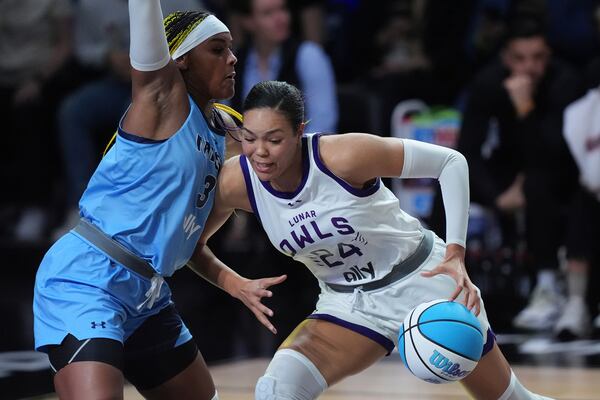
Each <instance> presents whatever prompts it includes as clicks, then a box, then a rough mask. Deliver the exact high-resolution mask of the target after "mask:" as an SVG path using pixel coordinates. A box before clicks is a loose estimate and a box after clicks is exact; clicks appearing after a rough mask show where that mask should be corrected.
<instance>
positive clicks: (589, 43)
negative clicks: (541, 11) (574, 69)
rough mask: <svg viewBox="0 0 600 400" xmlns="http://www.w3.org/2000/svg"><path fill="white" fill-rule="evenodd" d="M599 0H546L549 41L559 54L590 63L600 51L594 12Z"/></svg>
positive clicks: (599, 4) (578, 61)
mask: <svg viewBox="0 0 600 400" xmlns="http://www.w3.org/2000/svg"><path fill="white" fill-rule="evenodd" d="M599 6H600V1H599V0H578V1H564V0H546V12H547V16H548V42H549V43H550V46H551V47H552V49H553V50H554V52H555V53H556V55H557V56H558V57H561V58H562V59H564V60H567V61H569V62H571V63H572V64H573V65H577V66H579V65H583V66H585V65H587V64H588V63H589V62H590V61H591V60H592V58H593V57H595V56H596V55H597V54H598V52H599V51H600V36H598V34H597V32H596V26H595V21H594V12H595V11H596V10H597V9H598V7H599Z"/></svg>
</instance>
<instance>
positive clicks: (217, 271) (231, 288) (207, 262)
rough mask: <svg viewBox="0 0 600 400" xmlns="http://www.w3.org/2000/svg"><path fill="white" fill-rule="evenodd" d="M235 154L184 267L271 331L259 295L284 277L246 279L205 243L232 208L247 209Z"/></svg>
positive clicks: (265, 294)
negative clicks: (243, 307)
mask: <svg viewBox="0 0 600 400" xmlns="http://www.w3.org/2000/svg"><path fill="white" fill-rule="evenodd" d="M243 179H244V178H243V176H242V172H241V169H240V166H239V159H238V157H234V158H232V159H230V160H228V161H227V162H226V163H225V164H224V165H223V169H222V171H221V173H220V175H219V179H218V184H217V188H216V192H215V204H214V206H213V208H212V210H211V213H210V216H209V217H208V219H207V221H206V225H205V227H204V230H203V232H202V235H201V236H200V240H199V241H198V244H197V245H196V249H195V251H194V254H193V255H192V258H191V259H190V261H189V262H188V264H187V265H188V267H189V268H190V269H191V270H193V271H194V272H195V273H196V274H198V275H200V276H201V277H203V278H204V279H206V280H207V281H209V282H210V283H212V284H213V285H215V286H217V287H219V288H221V289H223V290H224V291H226V292H227V293H229V294H230V295H231V296H233V297H235V298H236V299H238V300H240V301H241V302H242V303H244V304H245V305H246V307H248V308H249V309H250V311H252V312H253V313H254V315H255V316H256V318H257V319H258V320H259V321H260V323H262V324H263V325H264V326H265V327H266V328H267V329H269V330H270V331H271V332H273V333H274V334H276V333H277V329H275V327H274V326H273V324H271V322H270V321H269V319H268V317H272V316H273V311H272V310H270V309H269V308H268V307H266V306H265V305H264V304H262V303H261V300H262V298H263V297H271V296H272V295H273V293H272V292H271V291H270V290H268V288H269V287H271V286H273V285H277V284H279V283H281V282H283V281H284V280H285V279H286V276H285V275H281V276H278V277H274V278H261V279H254V280H251V279H247V278H244V277H242V276H241V275H239V274H238V273H237V272H235V271H234V270H232V269H231V268H229V267H228V266H227V265H225V264H224V263H223V262H222V261H221V260H219V258H218V257H217V256H215V254H214V253H213V252H212V251H211V250H210V249H209V248H208V246H207V245H206V243H207V241H208V239H210V237H211V236H212V235H213V234H214V233H215V232H216V231H217V230H218V229H219V228H220V227H221V226H223V224H224V223H225V222H226V221H227V219H229V217H230V216H231V214H232V213H233V211H234V210H235V209H244V210H248V211H250V210H251V206H250V201H249V200H248V195H247V193H246V187H245V183H244V181H243Z"/></svg>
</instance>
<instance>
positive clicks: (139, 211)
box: [79, 97, 225, 276]
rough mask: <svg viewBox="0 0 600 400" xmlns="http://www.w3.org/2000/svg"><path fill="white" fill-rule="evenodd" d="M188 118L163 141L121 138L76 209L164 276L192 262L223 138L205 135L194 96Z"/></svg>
mask: <svg viewBox="0 0 600 400" xmlns="http://www.w3.org/2000/svg"><path fill="white" fill-rule="evenodd" d="M189 100H190V114H189V115H188V118H187V119H186V121H185V123H184V124H183V126H182V127H181V128H180V129H179V131H177V132H176V133H175V134H174V135H173V136H172V137H170V138H169V139H167V140H162V141H155V140H149V139H145V138H141V137H139V136H134V135H131V134H128V133H126V132H124V131H123V130H122V129H121V124H119V132H118V135H117V140H116V142H115V144H114V146H113V147H112V148H111V149H110V151H109V152H108V153H107V154H106V156H105V157H104V158H103V159H102V161H101V162H100V164H99V166H98V168H97V169H96V171H95V172H94V175H93V176H92V178H91V180H90V182H89V184H88V187H87V189H86V191H85V192H84V194H83V196H82V198H81V200H80V202H79V207H80V213H81V216H82V217H83V218H85V219H87V220H89V221H90V222H92V223H93V224H94V225H96V226H97V227H98V228H100V229H101V230H102V231H103V232H104V233H106V234H107V235H108V236H110V237H112V238H113V239H115V240H117V241H118V242H119V243H121V244H123V245H124V246H125V247H127V248H128V249H129V250H131V251H132V252H134V253H135V254H137V255H139V256H140V257H142V258H144V259H145V260H147V261H148V262H149V263H150V264H152V266H153V267H154V268H155V269H156V271H157V272H158V273H159V274H161V275H163V276H170V275H172V274H173V273H174V272H175V270H177V269H178V268H180V267H182V266H183V265H185V263H186V262H187V261H188V260H189V258H190V257H191V255H192V253H193V251H194V248H195V246H196V242H197V241H198V238H199V237H200V233H201V232H202V230H203V228H204V225H205V223H206V218H207V217H208V214H209V212H210V209H211V208H212V204H213V201H214V188H215V184H216V181H217V175H218V173H219V169H220V167H221V165H222V163H223V159H224V152H225V136H224V135H223V134H222V133H217V132H214V131H213V130H211V129H210V128H209V125H208V123H207V121H206V118H205V116H204V115H203V113H202V111H201V110H200V109H199V108H198V107H197V105H196V104H195V103H194V101H193V100H192V98H191V97H189Z"/></svg>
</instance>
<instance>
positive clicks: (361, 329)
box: [306, 314, 394, 355]
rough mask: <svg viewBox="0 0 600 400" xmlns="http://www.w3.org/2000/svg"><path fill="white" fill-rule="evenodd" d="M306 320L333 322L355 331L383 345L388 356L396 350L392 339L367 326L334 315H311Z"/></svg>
mask: <svg viewBox="0 0 600 400" xmlns="http://www.w3.org/2000/svg"><path fill="white" fill-rule="evenodd" d="M306 318H307V319H320V320H322V321H327V322H331V323H333V324H336V325H339V326H343V327H344V328H346V329H350V330H351V331H354V332H356V333H358V334H360V335H363V336H366V337H368V338H369V339H371V340H374V341H376V342H377V343H379V344H380V345H382V346H383V347H384V348H385V349H386V350H387V351H388V353H387V355H390V353H391V352H392V350H394V342H392V341H391V340H390V339H388V338H386V337H385V336H383V335H382V334H381V333H379V332H375V331H374V330H373V329H370V328H367V327H366V326H362V325H358V324H354V323H352V322H348V321H344V320H343V319H340V318H338V317H334V316H333V315H329V314H311V315H309V316H308V317H306Z"/></svg>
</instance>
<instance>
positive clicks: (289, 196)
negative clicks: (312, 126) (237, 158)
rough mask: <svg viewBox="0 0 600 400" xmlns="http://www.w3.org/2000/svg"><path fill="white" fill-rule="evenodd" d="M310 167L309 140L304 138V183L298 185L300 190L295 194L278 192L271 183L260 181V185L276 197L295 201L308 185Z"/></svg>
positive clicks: (294, 192)
mask: <svg viewBox="0 0 600 400" xmlns="http://www.w3.org/2000/svg"><path fill="white" fill-rule="evenodd" d="M309 166H310V162H309V160H308V144H307V138H306V137H303V138H302V181H301V182H300V185H298V188H297V189H296V190H294V191H293V192H280V191H279V190H277V189H275V188H273V186H271V182H268V181H260V183H262V185H263V186H264V188H265V189H267V190H268V191H269V193H271V194H272V195H273V196H275V197H279V198H281V199H288V200H289V199H293V198H294V197H296V196H297V195H298V193H300V191H302V189H303V188H304V185H305V184H306V180H307V179H308V170H309Z"/></svg>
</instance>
